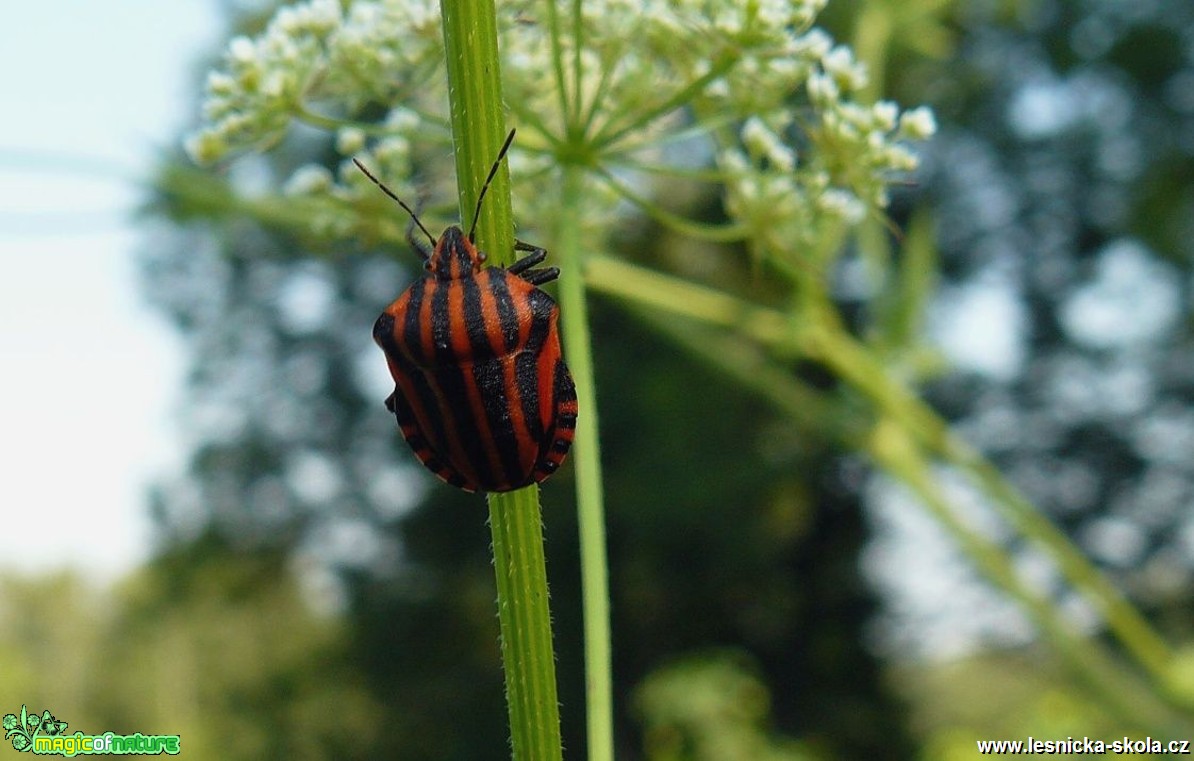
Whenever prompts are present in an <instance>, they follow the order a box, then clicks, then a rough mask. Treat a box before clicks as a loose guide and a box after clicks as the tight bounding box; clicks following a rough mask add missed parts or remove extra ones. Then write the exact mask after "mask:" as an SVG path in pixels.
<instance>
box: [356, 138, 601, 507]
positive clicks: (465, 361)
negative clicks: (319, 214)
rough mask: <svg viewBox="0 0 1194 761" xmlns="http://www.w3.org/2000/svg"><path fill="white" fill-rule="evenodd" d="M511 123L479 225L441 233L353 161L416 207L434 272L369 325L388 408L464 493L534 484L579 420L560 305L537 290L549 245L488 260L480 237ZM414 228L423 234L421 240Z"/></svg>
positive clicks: (424, 253)
mask: <svg viewBox="0 0 1194 761" xmlns="http://www.w3.org/2000/svg"><path fill="white" fill-rule="evenodd" d="M513 140H514V131H513V130H511V131H510V134H509V135H508V136H507V137H506V142H505V143H504V144H503V145H502V148H501V150H500V151H499V152H498V157H497V160H496V161H494V163H493V167H492V168H491V169H490V170H489V176H488V177H486V179H485V183H484V184H483V185H482V186H481V192H480V194H479V195H478V197H477V206H476V209H475V210H474V212H473V222H472V227H471V228H470V229H469V232H468V234H467V235H465V234H464V231H463V230H461V228H460V227H459V226H456V225H453V226H451V227H449V228H448V229H446V230H444V233H443V235H441V236H440V237H439V240H436V239H435V236H433V235H432V234H431V233H430V232H428V231H427V228H426V227H424V226H423V223H422V222H421V221H420V220H419V217H418V215H417V214H416V213H415V212H414V211H413V210H411V208H410V207H409V206H407V205H406V204H405V203H403V202H402V200H401V199H400V198H399V197H398V196H397V195H395V194H394V192H393V191H391V190H390V189H389V188H387V187H386V186H385V185H384V184H382V182H381V181H380V180H378V179H377V178H376V177H374V176H373V175H372V174H371V173H370V172H369V170H368V169H366V168H365V167H364V166H363V165H362V164H361V163H360V162H359V161H356V160H355V159H354V162H355V163H356V165H357V167H358V168H359V169H360V170H361V171H362V172H364V174H365V176H366V177H368V178H369V179H370V180H372V181H373V183H374V184H376V185H377V186H378V187H379V188H381V190H382V192H384V193H385V194H386V195H388V196H389V197H390V198H392V199H393V200H394V201H396V202H397V203H398V205H400V206H401V207H402V208H403V209H404V210H405V211H406V213H407V214H409V215H410V219H411V222H410V225H409V226H408V227H407V236H406V237H407V240H408V241H409V242H410V244H411V246H412V247H413V248H414V249H415V250H416V251H417V252H418V253H419V255H420V256H421V257H422V259H423V266H424V268H425V269H426V270H427V273H426V274H425V275H423V276H422V277H421V278H419V279H418V280H416V281H415V282H414V283H413V284H411V286H410V287H409V288H407V289H406V290H405V291H403V293H402V295H400V296H399V297H398V298H397V299H396V300H395V301H394V303H392V304H390V305H389V306H388V307H386V309H385V311H384V312H382V313H381V316H380V317H378V318H377V322H375V323H374V325H373V340H374V341H376V342H377V345H378V346H380V347H381V350H382V351H383V352H384V353H385V356H386V363H387V364H388V365H389V368H390V375H391V376H392V377H393V379H394V393H392V394H390V396H389V398H387V399H386V408H387V409H388V410H390V412H392V413H393V414H394V415H395V416H396V417H397V418H398V426H399V428H400V429H401V430H402V435H403V436H404V437H405V438H406V441H407V443H408V444H410V447H411V449H413V450H414V453H415V456H416V457H418V458H419V461H420V462H422V463H423V465H425V466H426V467H427V468H428V469H429V470H430V471H431V472H432V473H435V475H437V476H439V477H440V478H441V479H443V480H444V481H446V482H447V483H449V484H451V485H453V486H457V487H459V488H461V489H464V490H465V491H478V490H480V491H489V492H503V491H511V490H513V489H518V488H521V487H523V486H528V485H530V484H532V483H538V482H541V481H543V480H544V479H546V478H547V477H548V476H550V475H551V474H552V473H554V472H555V471H556V469H557V468H559V467H560V463H562V462H563V461H564V457H565V456H566V455H567V454H568V448H569V447H570V446H571V445H572V436H573V432H574V429H575V427H576V415H577V403H576V388H575V387H574V386H573V384H572V376H571V375H570V374H569V372H568V367H567V366H566V365H565V364H564V360H563V358H562V357H561V353H560V336H559V330H558V328H557V323H558V320H559V313H560V310H559V307H558V306H556V303H555V301H554V300H552V298H551V297H550V296H548V295H547V294H546V293H544V292H543V291H542V290H540V289H539V287H538V286H540V285H542V284H543V283H546V282H549V281H551V280H554V279H555V278H556V277H558V276H559V274H560V271H559V270H558V269H557V268H555V267H542V268H537V265H539V264H542V263H543V260H544V259H545V258H546V257H547V251H545V250H544V249H542V248H539V247H537V246H532V245H529V244H526V243H523V242H522V241H516V242H515V246H514V248H515V250H516V251H522V252H526V255H525V256H523V257H522V258H521V259H519V260H518V261H517V262H515V263H514V264H512V265H510V266H509V267H505V268H503V267H496V266H495V267H484V268H483V267H482V263H483V262H484V261H485V254H484V253H483V252H481V251H479V250H478V249H477V247H476V244H475V242H474V238H473V234H474V233H475V231H476V227H477V219H478V218H479V216H480V213H481V202H482V201H483V200H484V199H485V192H486V191H487V190H488V189H489V184H490V182H492V181H493V178H494V175H495V174H496V173H497V170H498V167H499V166H500V165H501V162H502V159H503V158H505V156H506V152H507V151H508V150H509V148H510V143H511V142H512V141H513ZM415 227H418V229H419V230H421V231H422V232H423V234H424V235H426V236H427V239H428V241H429V242H430V243H431V246H430V247H429V248H428V247H426V246H424V245H423V244H422V243H421V241H419V240H417V239H416V238H415V236H414V230H415Z"/></svg>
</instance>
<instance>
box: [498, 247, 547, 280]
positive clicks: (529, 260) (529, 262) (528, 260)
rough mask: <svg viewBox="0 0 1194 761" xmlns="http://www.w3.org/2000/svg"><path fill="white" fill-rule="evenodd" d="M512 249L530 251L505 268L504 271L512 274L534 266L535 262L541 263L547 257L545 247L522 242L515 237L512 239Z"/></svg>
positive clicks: (517, 273)
mask: <svg viewBox="0 0 1194 761" xmlns="http://www.w3.org/2000/svg"><path fill="white" fill-rule="evenodd" d="M514 250H515V251H529V252H530V253H528V254H527V255H526V256H524V257H522V258H521V259H519V260H518V261H516V262H514V263H513V264H511V265H510V266H509V267H507V268H506V271H507V272H509V273H511V274H512V275H520V274H521V273H522V272H523V271H524V270H527V269H529V268H531V267H534V266H535V265H536V264H542V263H543V260H544V259H546V258H547V249H545V248H539V247H538V246H533V245H531V244H530V243H524V242H523V241H520V240H518V239H517V238H515V239H514Z"/></svg>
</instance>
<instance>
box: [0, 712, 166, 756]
mask: <svg viewBox="0 0 1194 761" xmlns="http://www.w3.org/2000/svg"><path fill="white" fill-rule="evenodd" d="M2 726H3V727H4V739H5V740H10V741H11V742H12V747H13V749H14V750H18V751H21V752H24V753H28V752H32V753H35V754H38V755H42V756H79V755H86V756H98V755H104V756H132V755H154V756H156V755H158V754H161V753H169V754H170V755H172V756H175V755H178V752H179V749H180V746H181V745H182V738H180V737H179V736H178V735H143V734H141V733H140V732H137V733H135V734H131V735H118V734H116V733H115V732H104V733H103V734H101V735H88V734H84V733H82V732H75V733H74V734H67V732H66V727H67V723H66V722H65V721H61V720H59V719H58V718H57V717H56V716H54V715H53V714H52V713H50V712H49V711H42V712H41V714H38V713H36V712H33V713H30V712H29V710H28V708H27V707H26V706H21V713H20V714H19V715H18V714H15V713H9V714H5V715H4V718H3V720H2Z"/></svg>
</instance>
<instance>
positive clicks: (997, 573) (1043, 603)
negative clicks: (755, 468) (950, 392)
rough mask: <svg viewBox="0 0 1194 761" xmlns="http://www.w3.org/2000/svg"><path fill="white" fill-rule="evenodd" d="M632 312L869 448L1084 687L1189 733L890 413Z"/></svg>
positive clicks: (720, 339)
mask: <svg viewBox="0 0 1194 761" xmlns="http://www.w3.org/2000/svg"><path fill="white" fill-rule="evenodd" d="M636 311H641V312H642V314H643V316H644V318H645V319H646V320H647V322H648V323H649V324H650V325H651V326H652V327H654V328H655V329H657V330H659V331H661V332H662V333H664V334H665V335H667V336H668V337H669V338H670V339H672V340H673V341H675V342H676V343H678V344H679V345H680V346H681V347H683V348H685V349H686V350H687V351H688V352H689V353H691V354H692V355H694V356H696V357H698V358H699V359H700V360H702V361H704V362H706V363H708V364H709V365H711V366H713V367H716V368H717V369H719V370H720V371H722V372H724V373H725V374H726V375H727V376H729V377H731V378H733V379H734V380H735V381H736V382H738V383H741V384H743V386H744V387H745V388H748V389H750V390H752V391H754V392H755V393H758V394H760V395H761V396H762V397H764V398H766V399H768V400H769V401H771V402H772V403H773V404H775V405H776V407H777V409H779V410H780V411H781V412H783V413H784V414H785V415H787V416H788V417H790V418H791V419H792V421H793V422H794V423H796V425H797V426H799V427H800V428H802V429H805V430H808V431H815V432H818V433H819V434H822V435H828V436H830V437H831V438H833V439H835V440H837V441H838V442H839V443H841V444H842V445H844V446H846V447H847V448H849V449H852V450H858V451H864V452H866V453H867V454H869V455H870V457H871V458H872V460H873V461H874V462H875V463H876V464H877V465H878V466H879V467H880V468H882V469H883V470H885V471H886V472H887V473H889V474H890V475H891V476H892V477H893V478H895V479H896V480H898V481H899V482H900V483H902V484H903V485H904V486H906V487H907V488H908V489H909V490H911V491H912V493H913V494H915V495H916V496H917V497H918V498H919V499H920V500H921V501H922V503H923V504H924V505H925V507H926V508H927V509H928V510H929V512H930V513H931V514H932V515H933V517H934V518H935V519H936V521H937V522H938V524H939V525H941V526H942V527H943V528H944V529H945V530H946V531H947V532H948V533H949V534H950V535H951V536H952V538H953V539H954V541H956V542H957V543H958V545H959V546H960V547H961V548H962V549H963V550H964V551H965V552H966V554H967V555H968V556H969V557H970V558H972V559H973V561H974V563H975V565H976V566H977V567H978V569H979V570H980V571H981V572H982V573H983V575H984V576H986V577H987V578H988V579H990V580H991V581H992V582H994V583H995V584H996V585H997V586H998V587H999V588H1000V589H1002V590H1004V592H1005V593H1007V594H1008V595H1010V596H1011V597H1012V598H1013V599H1015V600H1016V601H1017V602H1018V603H1019V604H1020V605H1021V607H1022V608H1023V609H1024V610H1025V611H1026V612H1027V613H1028V615H1029V616H1030V618H1031V619H1032V620H1033V622H1034V623H1035V624H1036V625H1037V626H1038V627H1039V630H1040V631H1041V632H1042V633H1043V635H1044V637H1045V638H1046V639H1047V640H1049V641H1050V642H1051V643H1052V644H1053V645H1054V646H1055V647H1056V648H1057V651H1058V652H1059V654H1060V655H1061V657H1062V658H1064V659H1065V661H1066V662H1067V664H1068V665H1069V667H1070V669H1071V671H1072V672H1073V673H1074V674H1075V675H1076V677H1077V678H1078V679H1080V680H1081V682H1082V683H1083V684H1084V685H1087V686H1088V687H1090V688H1091V689H1092V690H1094V691H1095V692H1096V693H1097V694H1098V695H1099V696H1100V697H1101V698H1102V700H1103V701H1104V702H1105V703H1106V704H1107V705H1109V706H1112V707H1114V709H1115V710H1116V711H1117V712H1118V713H1119V714H1120V715H1121V716H1123V717H1124V718H1125V719H1127V720H1128V721H1129V722H1131V723H1132V724H1133V725H1134V726H1137V727H1139V728H1141V729H1146V730H1148V731H1151V732H1158V733H1163V734H1169V735H1172V736H1178V735H1181V734H1186V733H1188V727H1187V726H1185V725H1183V724H1182V720H1181V719H1179V718H1177V717H1175V716H1174V715H1173V714H1172V712H1170V711H1168V710H1167V709H1166V708H1165V707H1164V706H1162V705H1160V704H1159V703H1158V702H1157V698H1156V696H1154V695H1150V694H1149V693H1148V691H1147V689H1146V688H1144V687H1143V686H1142V685H1141V684H1140V682H1139V680H1137V679H1134V678H1132V677H1131V676H1130V675H1129V674H1127V673H1125V672H1124V671H1123V669H1122V668H1121V667H1120V665H1119V664H1118V663H1116V661H1115V660H1114V658H1113V657H1112V656H1111V655H1110V654H1109V653H1108V652H1107V650H1106V648H1105V647H1103V646H1102V645H1101V644H1099V643H1098V641H1097V640H1094V639H1091V638H1087V637H1082V636H1080V635H1078V634H1077V633H1075V632H1074V631H1073V630H1072V629H1071V628H1070V627H1069V626H1067V625H1066V624H1065V622H1064V621H1063V620H1062V619H1060V618H1059V617H1058V616H1057V615H1056V610H1055V608H1054V605H1053V603H1052V602H1051V601H1050V600H1048V599H1046V598H1044V597H1042V596H1041V595H1039V594H1038V593H1036V592H1035V591H1033V590H1032V589H1031V588H1030V587H1029V586H1028V585H1027V584H1026V583H1025V582H1024V581H1023V580H1022V578H1021V577H1020V575H1019V574H1018V573H1017V572H1016V570H1015V567H1014V565H1013V563H1012V562H1011V560H1009V559H1008V557H1007V555H1006V553H1005V552H1004V551H1003V549H1002V548H1001V547H1000V546H998V545H997V544H996V543H995V542H993V541H991V540H989V539H987V538H986V537H984V536H983V535H982V534H981V532H978V531H975V530H973V529H972V528H970V526H969V525H967V523H966V521H964V520H963V519H962V518H961V517H960V516H959V515H958V514H957V513H956V511H955V510H954V508H953V507H952V505H951V504H950V502H949V500H948V499H947V498H946V496H945V495H944V494H943V493H942V492H941V489H940V488H939V486H938V482H937V479H936V477H935V475H934V473H933V472H932V466H931V463H930V461H929V459H928V458H927V457H926V455H925V453H924V452H923V451H922V445H921V444H919V443H918V442H916V441H915V440H914V439H913V438H912V436H911V435H910V433H909V432H908V431H907V430H905V429H904V428H903V427H902V426H901V425H900V424H898V423H897V422H895V421H893V420H891V419H882V420H880V421H879V422H878V423H867V422H866V421H865V420H861V419H859V418H858V417H856V416H847V415H846V414H843V412H842V411H841V410H840V409H839V408H838V406H837V405H835V404H834V403H833V401H832V400H830V399H829V398H827V397H826V396H824V395H823V394H821V393H819V392H816V391H813V390H812V389H809V388H807V387H805V386H803V385H802V384H801V383H800V382H799V381H797V380H796V379H795V378H794V377H793V376H792V374H791V373H790V372H789V371H787V370H786V369H784V368H782V367H780V366H777V365H776V364H775V363H774V362H773V361H771V359H770V358H769V357H767V356H766V355H765V354H764V353H763V352H761V351H759V350H758V349H755V348H754V347H753V346H752V345H751V344H749V343H743V342H742V341H741V340H740V339H738V338H735V337H734V336H733V334H732V333H728V332H725V331H720V330H705V331H701V330H698V331H696V332H694V331H693V330H692V329H691V328H684V329H682V328H681V327H680V326H677V325H675V324H673V322H672V321H671V320H669V319H666V318H663V317H662V316H661V315H660V314H659V313H658V312H654V311H647V310H636Z"/></svg>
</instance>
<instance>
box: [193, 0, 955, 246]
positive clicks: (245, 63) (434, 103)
mask: <svg viewBox="0 0 1194 761" xmlns="http://www.w3.org/2000/svg"><path fill="white" fill-rule="evenodd" d="M825 1H826V0H586V2H585V3H583V4H582V5H581V6H579V8H580V16H579V18H573V17H572V15H571V14H572V12H573V10H572V6H571V5H568V4H560V5H557V6H550V5H548V2H550V0H548V2H544V1H543V0H515V2H512V3H507V4H504V5H503V6H502V8H501V11H500V16H499V24H500V29H499V34H500V47H501V51H502V55H503V58H504V64H503V86H504V88H505V97H506V102H507V104H508V105H509V107H510V110H511V113H512V121H513V122H514V123H515V124H518V125H520V126H522V127H525V129H522V130H521V131H520V138H519V145H520V147H522V148H523V149H524V151H522V152H515V154H513V155H512V156H511V160H512V161H513V162H516V163H517V162H519V161H522V162H523V164H524V165H527V163H528V162H532V163H533V162H537V164H536V166H535V167H534V168H536V169H538V170H541V171H540V172H539V175H540V176H542V170H546V171H550V169H551V167H552V165H553V162H558V161H565V160H580V161H582V162H587V163H589V164H590V165H591V166H601V165H602V163H603V162H604V161H606V160H613V159H616V161H617V162H618V163H620V165H621V166H623V167H626V166H633V164H634V162H635V161H641V162H646V161H648V160H652V161H655V160H657V159H658V158H659V157H661V156H665V152H664V151H663V149H662V147H661V146H663V145H664V144H665V143H666V142H667V140H668V139H669V138H670V135H671V134H672V133H674V132H675V131H676V129H677V128H678V127H692V126H695V127H696V132H697V133H698V134H699V133H701V132H704V133H705V134H708V135H711V136H713V137H714V139H715V140H716V141H717V143H718V149H717V151H716V157H717V162H718V170H719V171H720V172H721V174H722V175H723V178H724V182H725V185H726V188H727V192H726V196H727V199H728V210H729V212H730V213H731V215H732V216H733V217H735V218H736V219H737V220H738V221H740V222H743V223H745V224H746V225H747V226H748V227H750V228H752V229H755V230H769V231H772V232H773V233H774V235H775V237H782V239H783V240H786V241H789V242H790V243H791V244H793V245H803V244H807V243H809V242H810V241H811V240H813V239H814V236H816V235H817V234H818V222H819V221H820V222H824V221H825V220H828V221H829V223H831V224H841V223H844V224H854V223H856V222H857V221H859V220H860V219H861V218H862V217H863V216H864V215H865V214H866V212H867V210H868V209H869V208H874V207H882V206H883V205H884V204H885V203H886V202H887V196H886V187H887V184H888V183H889V182H890V180H891V176H892V174H893V173H896V172H903V171H908V170H910V169H913V168H915V166H916V161H915V157H914V156H913V154H912V153H911V152H910V151H909V150H908V148H907V147H906V143H908V142H910V141H914V140H922V139H925V138H927V137H928V136H930V135H931V134H932V133H933V130H934V129H935V124H934V121H933V117H932V113H931V112H929V111H928V110H926V109H916V110H913V111H908V112H904V113H901V112H900V110H899V108H898V107H897V106H896V105H895V104H892V103H889V102H881V103H877V104H873V105H867V104H863V103H860V102H857V101H856V100H854V97H855V94H856V93H857V92H859V91H860V90H861V89H862V88H864V87H865V86H866V83H867V73H866V70H865V67H864V66H862V65H861V64H860V63H859V62H858V61H856V60H855V58H854V55H853V53H852V51H851V50H850V49H849V48H847V47H844V46H835V45H834V43H833V41H832V40H831V39H830V38H829V36H828V35H826V34H825V33H824V32H822V31H821V30H819V29H816V28H814V27H813V26H812V25H813V22H814V21H815V19H816V16H817V14H818V13H819V12H820V11H821V9H822V8H823V6H824V4H825ZM553 11H554V13H555V14H558V17H556V16H553ZM444 70H445V66H444V47H443V39H442V34H441V31H440V18H439V8H438V2H437V1H436V0H354V1H353V2H350V3H347V4H346V5H345V9H344V10H342V6H341V3H340V2H338V0H310V1H309V2H307V3H304V4H299V5H295V6H291V7H288V8H285V9H283V10H281V11H279V12H278V14H277V16H276V17H275V18H274V20H273V21H272V22H271V23H270V24H269V26H268V28H267V29H266V30H265V32H264V33H263V34H262V35H261V36H260V37H258V38H257V39H254V40H250V39H247V38H238V39H236V40H234V41H233V42H232V43H231V45H230V46H229V51H228V54H227V56H226V61H225V68H224V71H222V72H219V73H213V74H212V75H211V76H210V78H209V80H208V98H207V102H206V106H205V112H204V113H205V115H206V117H207V120H208V126H207V127H205V128H204V129H203V130H201V131H200V132H199V133H198V134H196V135H195V136H194V137H192V138H191V139H190V141H189V142H188V144H187V147H188V150H189V152H190V153H191V155H192V156H193V157H194V158H195V160H197V161H200V162H210V161H214V160H217V159H219V158H221V157H223V156H225V155H227V154H228V153H230V152H232V151H236V150H242V149H253V148H260V147H262V146H265V145H269V144H271V143H272V142H274V141H277V140H278V139H280V138H281V137H282V135H283V134H284V133H285V131H286V130H287V129H288V127H289V126H290V125H291V124H292V123H293V122H294V121H296V120H297V121H303V122H306V123H308V124H313V125H315V126H317V127H323V128H326V129H329V130H332V131H334V133H335V136H336V148H337V150H338V151H339V152H340V153H341V154H342V155H344V156H346V157H348V156H359V157H361V158H362V159H363V160H365V161H366V162H368V163H371V164H372V166H373V168H375V169H376V170H377V171H378V172H379V173H380V174H381V175H382V176H383V177H385V178H386V179H387V181H391V182H401V180H402V179H403V178H405V177H408V176H409V171H410V169H411V154H412V151H413V150H414V149H413V148H412V143H422V144H424V145H425V144H426V143H427V142H428V141H429V140H430V141H435V142H438V143H439V144H441V145H446V144H447V139H448V135H447V127H446V124H447V117H446V111H447V81H446V75H445V73H444ZM379 105H381V106H383V108H385V109H386V110H385V111H383V113H387V114H388V116H386V117H383V118H382V120H381V121H370V122H364V123H363V122H359V121H357V120H358V119H359V118H360V114H362V113H364V112H366V111H365V109H366V107H371V108H372V109H373V110H374V111H376V109H377V107H378V106H379ZM735 125H736V126H737V129H731V128H733V127H734V126H735ZM578 129H579V137H578ZM578 140H579V143H578ZM422 148H423V145H420V146H419V150H422ZM557 151H558V152H559V155H556V153H557ZM420 155H421V154H420ZM706 155H707V154H706ZM578 157H581V158H579V159H578ZM665 161H666V159H665ZM656 163H658V162H657V161H656ZM339 174H340V183H341V184H339V185H338V184H337V183H336V182H335V181H334V180H333V179H332V178H331V177H330V176H329V175H328V173H327V172H326V171H322V170H319V169H318V168H316V167H306V168H303V169H300V170H299V171H298V172H297V173H296V176H295V177H294V178H292V180H291V181H290V183H289V184H288V186H287V190H288V191H289V192H291V193H294V194H300V195H318V194H320V193H327V194H329V195H331V196H333V197H337V198H339V199H341V200H343V199H345V198H352V197H356V194H357V192H358V191H359V190H362V189H363V185H361V178H360V177H359V176H358V174H357V173H356V172H355V170H353V169H352V168H351V165H350V164H348V163H347V162H346V163H344V164H342V166H341V171H340V173H339ZM606 187H607V189H608V186H606ZM532 195H533V196H534V199H535V200H533V201H531V203H532V204H537V205H542V204H545V203H550V202H551V201H552V196H551V194H540V193H536V194H532ZM598 200H599V201H600V202H599V203H595V204H592V205H591V208H592V209H593V210H594V211H595V212H601V213H605V212H608V210H609V209H610V208H611V207H612V205H613V204H614V203H615V200H616V199H615V198H614V197H610V198H605V199H598ZM537 210H538V211H542V210H541V209H537Z"/></svg>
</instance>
